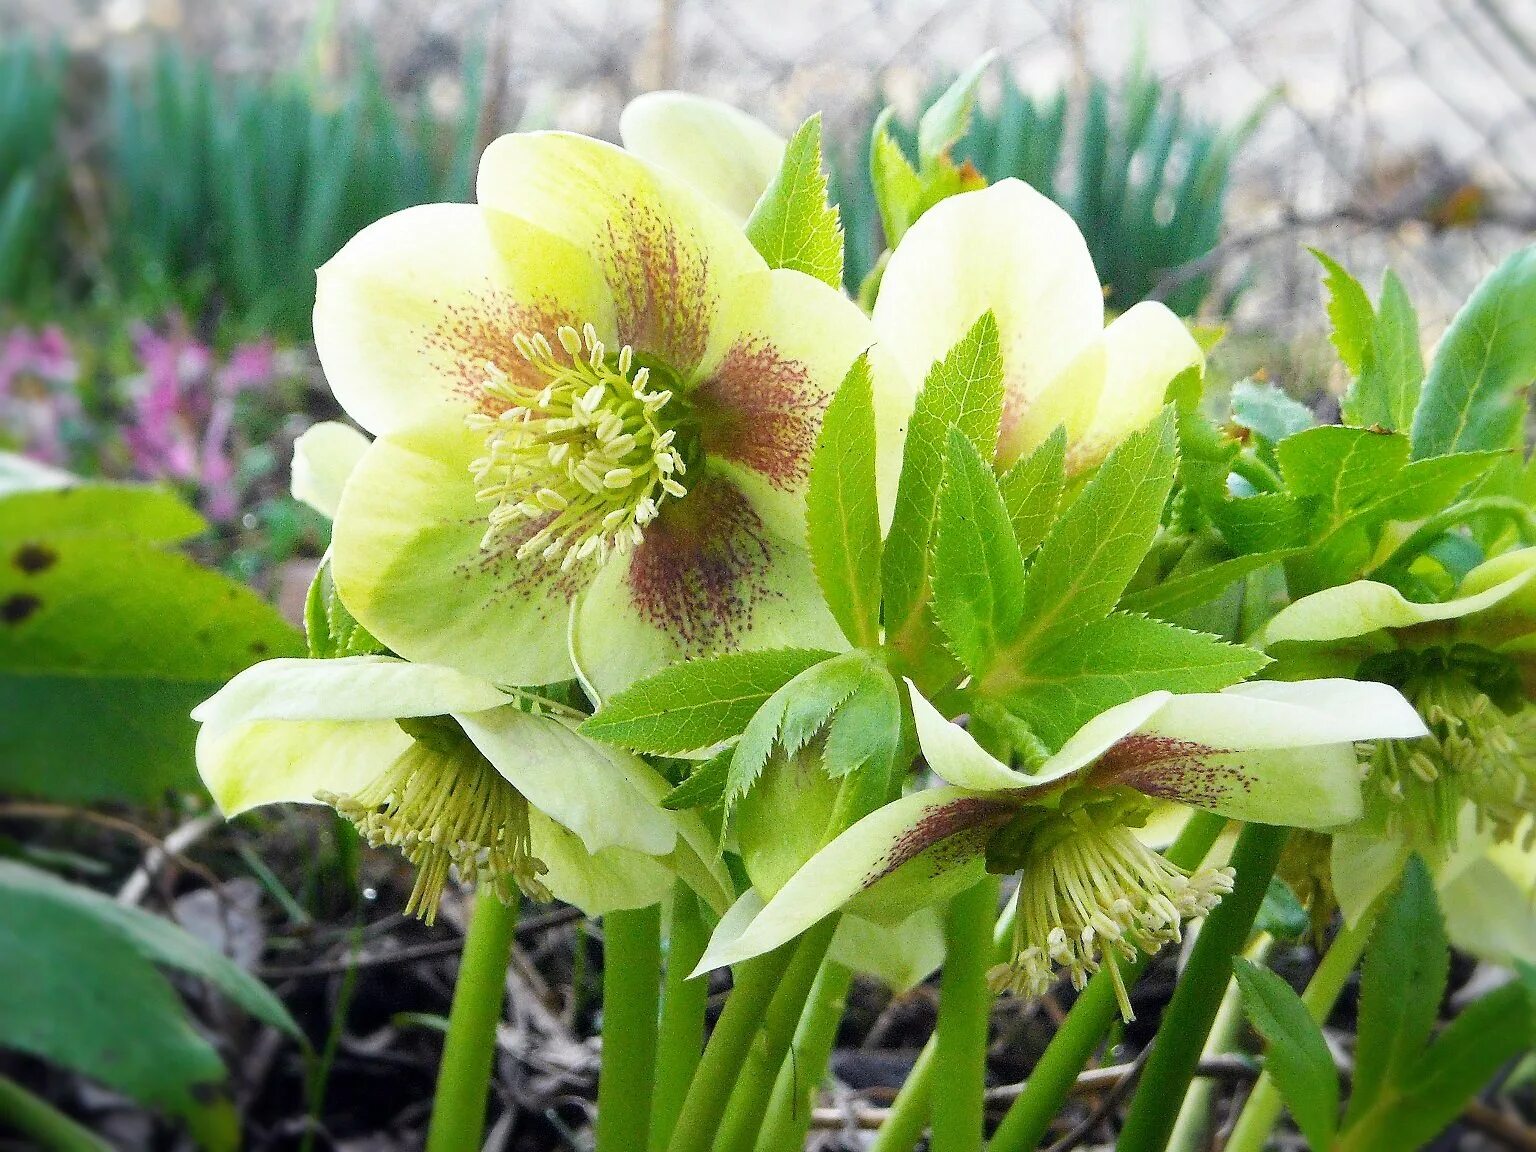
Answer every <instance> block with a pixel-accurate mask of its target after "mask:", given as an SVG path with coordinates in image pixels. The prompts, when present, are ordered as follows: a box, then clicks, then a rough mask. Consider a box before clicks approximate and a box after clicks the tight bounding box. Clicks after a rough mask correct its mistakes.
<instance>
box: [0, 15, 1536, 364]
mask: <svg viewBox="0 0 1536 1152" xmlns="http://www.w3.org/2000/svg"><path fill="white" fill-rule="evenodd" d="M316 11H317V8H316V6H314V5H311V4H308V3H301V2H299V0H253V2H250V3H244V4H239V5H205V4H201V3H193V2H192V0H180V2H177V0H109V2H106V3H98V2H91V0H74V3H73V4H65V3H60V0H5V2H4V3H3V4H0V35H14V34H15V33H16V32H17V31H19V30H23V29H26V30H30V31H33V32H37V31H43V32H45V33H48V32H52V33H57V34H60V35H61V36H63V38H64V39H65V40H66V42H67V43H69V44H71V45H72V46H74V47H76V48H81V49H86V50H90V51H97V50H100V51H105V52H107V53H118V54H123V53H132V52H134V51H144V50H146V49H145V45H146V44H147V43H148V42H149V41H150V40H152V39H153V38H154V36H155V35H156V34H159V33H164V32H169V33H171V34H174V35H177V36H179V37H181V38H183V39H184V40H186V41H188V42H189V43H191V44H192V45H193V46H194V47H197V48H199V49H201V50H204V51H207V52H209V53H210V54H211V55H213V56H214V58H215V59H216V60H217V61H218V62H219V63H220V64H222V65H224V66H227V67H230V68H234V69H249V68H255V69H263V68H273V67H281V66H287V65H291V64H292V63H294V62H295V61H296V60H301V59H303V58H304V57H305V55H306V54H311V55H313V57H314V59H315V60H316V61H317V63H318V64H319V65H320V66H321V67H331V66H335V64H336V60H335V57H336V56H338V55H345V54H349V53H350V54H356V53H358V52H367V53H370V54H373V55H376V56H377V57H378V58H379V59H380V60H381V62H382V63H383V65H384V67H385V68H386V69H387V72H388V75H389V76H390V77H391V79H392V81H393V82H394V83H395V84H397V85H399V86H401V87H408V88H412V89H416V90H418V91H421V92H424V93H425V94H426V95H427V96H428V98H429V100H430V101H431V102H432V103H434V104H436V105H438V106H440V107H451V105H452V103H453V102H454V101H455V100H461V99H462V98H463V95H462V89H461V88H460V86H459V85H458V77H459V76H460V75H461V73H462V71H463V67H464V63H465V61H466V60H467V59H468V58H469V57H470V56H471V55H473V54H476V53H479V54H482V55H483V58H484V59H485V60H486V61H487V62H488V64H489V68H490V75H491V79H492V82H491V84H490V87H489V96H488V99H489V101H490V102H491V104H492V108H491V112H492V116H491V120H493V121H494V122H495V123H497V124H499V125H500V126H502V127H506V126H511V125H517V124H521V125H525V126H528V125H546V124H559V125H561V126H565V127H570V128H575V129H579V130H583V131H595V132H600V133H607V134H611V133H612V132H613V131H614V129H615V126H616V123H617V117H618V112H619V110H620V109H621V108H622V107H623V105H624V103H625V102H626V101H627V100H628V99H629V98H630V97H631V96H632V95H633V94H635V93H636V92H638V91H641V90H643V89H645V88H649V87H657V86H675V87H682V88H688V89H691V90H695V91H700V92H704V93H707V94H711V95H716V96H720V97H723V98H726V99H730V100H733V101H736V102H738V103H740V104H742V105H744V106H746V107H749V108H751V109H753V110H754V111H756V112H757V113H759V114H760V115H762V116H764V117H765V118H766V119H768V120H770V121H772V122H774V123H776V124H777V125H779V126H780V127H783V128H789V127H791V126H792V125H793V124H794V123H795V122H796V120H797V119H798V118H799V117H801V116H803V115H804V114H806V113H807V112H809V111H812V110H815V109H822V110H824V111H825V113H826V117H827V122H828V131H829V134H830V135H832V136H833V137H834V138H839V137H840V138H842V139H843V140H845V141H846V140H850V139H852V138H853V137H854V136H855V135H856V134H858V133H861V132H863V131H864V130H865V129H866V127H867V124H868V118H869V115H870V112H871V109H872V108H873V107H875V106H876V105H877V103H878V102H880V101H883V100H890V101H892V102H895V103H896V104H897V105H898V106H907V107H911V106H913V105H915V103H916V102H917V100H918V99H919V97H920V96H921V94H922V93H924V92H925V91H927V90H929V89H930V88H931V87H932V85H933V84H935V83H937V82H939V81H941V80H943V79H944V78H946V77H947V76H950V75H953V74H954V73H955V72H956V71H958V70H959V69H960V68H962V67H963V66H964V65H966V64H967V63H968V62H970V61H971V60H973V59H974V58H975V57H976V56H977V55H978V54H979V53H981V52H983V51H985V50H987V49H997V50H998V52H999V56H1000V60H1001V66H1002V67H1004V68H1006V69H1008V71H1009V72H1010V73H1011V74H1012V76H1013V77H1014V78H1015V79H1016V80H1017V81H1018V83H1019V84H1020V85H1021V86H1022V87H1024V88H1025V89H1026V90H1030V91H1048V90H1052V89H1059V88H1062V87H1066V88H1067V89H1068V90H1069V91H1070V90H1073V89H1081V88H1082V87H1083V86H1084V85H1085V84H1086V83H1087V81H1088V78H1089V77H1091V76H1093V75H1100V76H1105V77H1109V78H1113V77H1115V76H1117V75H1120V74H1122V73H1123V72H1124V71H1125V69H1126V68H1127V66H1128V65H1129V63H1130V62H1131V61H1132V60H1133V58H1135V57H1137V55H1138V54H1140V55H1141V56H1142V57H1143V58H1144V60H1145V63H1146V66H1147V68H1148V69H1149V71H1150V72H1151V73H1152V74H1153V75H1155V76H1157V77H1159V78H1160V79H1162V80H1163V81H1164V82H1165V83H1167V84H1168V85H1169V86H1171V87H1172V88H1174V89H1176V90H1177V91H1178V92H1179V93H1180V94H1181V96H1182V97H1183V99H1184V101H1185V102H1186V104H1187V105H1188V106H1189V107H1190V108H1191V109H1192V110H1194V111H1196V112H1197V113H1199V114H1200V115H1202V116H1204V117H1205V118H1207V119H1210V120H1214V121H1225V122H1229V123H1230V122H1235V121H1237V120H1240V119H1241V118H1242V117H1244V116H1246V115H1248V114H1249V113H1250V112H1251V111H1253V110H1254V109H1255V108H1256V107H1257V106H1259V105H1260V104H1267V111H1266V113H1265V115H1264V118H1263V121H1262V123H1261V125H1260V127H1259V129H1258V131H1257V132H1256V133H1255V134H1254V136H1253V137H1252V138H1251V140H1250V141H1249V142H1248V143H1247V145H1246V146H1245V147H1244V149H1243V150H1242V152H1241V153H1240V154H1239V156H1238V159H1237V162H1236V165H1235V167H1234V181H1233V187H1232V192H1231V196H1230V200H1229V207H1228V213H1227V222H1226V228H1225V232H1224V236H1223V239H1222V242H1221V244H1220V245H1219V247H1218V248H1217V250H1216V251H1215V252H1214V253H1213V254H1212V255H1211V256H1210V257H1208V258H1207V264H1206V266H1202V267H1201V268H1197V269H1179V270H1174V271H1173V272H1171V273H1170V276H1171V277H1173V278H1175V282H1176V281H1177V278H1178V277H1180V276H1188V275H1192V274H1195V273H1197V272H1205V271H1210V270H1212V269H1215V270H1216V271H1218V273H1219V277H1220V280H1221V282H1222V283H1224V284H1225V285H1226V286H1227V288H1228V289H1231V288H1234V287H1235V288H1241V289H1242V291H1241V292H1240V294H1239V296H1238V304H1237V309H1236V312H1235V314H1234V318H1233V325H1234V328H1235V330H1236V331H1238V332H1251V333H1267V334H1270V335H1273V336H1274V337H1277V338H1278V339H1277V340H1276V343H1277V345H1278V344H1294V343H1295V342H1296V339H1297V337H1299V336H1301V335H1303V334H1305V333H1307V332H1314V331H1315V330H1316V329H1317V327H1318V321H1317V309H1316V308H1315V306H1314V302H1315V299H1316V294H1317V287H1316V281H1317V275H1316V268H1315V265H1314V264H1313V263H1312V261H1311V259H1310V257H1308V256H1307V254H1306V252H1305V247H1306V246H1307V245H1309V244H1317V245H1320V246H1323V247H1325V248H1327V249H1328V250H1329V251H1330V252H1332V253H1334V254H1335V255H1337V256H1339V257H1340V258H1341V259H1342V260H1343V261H1344V262H1345V263H1346V264H1347V265H1349V266H1350V267H1352V268H1353V269H1355V270H1357V271H1358V272H1359V273H1361V274H1362V275H1363V276H1365V277H1367V278H1370V277H1374V276H1375V275H1377V274H1378V273H1379V271H1380V269H1381V268H1382V267H1383V266H1384V265H1386V264H1387V263H1391V264H1392V265H1394V266H1395V267H1397V268H1398V270H1399V272H1400V273H1401V274H1402V275H1403V276H1404V277H1405V279H1406V280H1407V282H1408V284H1409V286H1410V288H1411V290H1412V291H1413V292H1414V294H1415V298H1416V299H1417V301H1418V303H1419V306H1420V309H1421V312H1422V314H1423V318H1424V320H1425V322H1426V327H1427V330H1428V331H1430V332H1431V333H1432V332H1433V331H1434V330H1435V328H1436V327H1437V326H1438V325H1441V324H1443V323H1444V322H1445V320H1447V319H1448V317H1449V314H1450V312H1451V311H1452V309H1453V308H1454V307H1455V305H1456V303H1457V302H1458V301H1459V300H1461V299H1464V298H1465V295H1466V293H1467V291H1468V290H1469V289H1470V287H1471V286H1472V285H1473V283H1475V281H1476V280H1477V279H1478V278H1479V276H1480V275H1481V274H1482V273H1483V272H1484V271H1486V269H1487V268H1488V267H1489V266H1490V265H1491V264H1492V262H1493V261H1494V260H1495V259H1496V258H1497V256H1498V255H1499V254H1501V253H1503V252H1505V251H1507V250H1508V249H1509V248H1510V247H1512V246H1513V245H1514V244H1516V243H1518V242H1519V241H1520V239H1521V237H1522V236H1524V235H1525V234H1527V233H1529V232H1530V231H1531V230H1532V229H1533V228H1536V5H1533V4H1530V3H1528V2H1526V0H1263V2H1255V0H1145V2H1143V3H1131V2H1122V0H773V2H768V3H765V2H763V0H645V2H636V0H554V2H549V0H545V2H537V0H478V2H475V3H466V4H459V5H442V4H436V3H432V2H430V0H343V2H340V3H336V4H334V5H330V6H323V5H322V6H320V8H319V12H320V15H319V16H318V17H317V15H316Z"/></svg>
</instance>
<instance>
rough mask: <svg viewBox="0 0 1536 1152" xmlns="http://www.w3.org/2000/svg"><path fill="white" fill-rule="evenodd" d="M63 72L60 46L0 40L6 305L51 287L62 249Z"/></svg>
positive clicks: (0, 267)
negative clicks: (59, 135) (61, 122)
mask: <svg viewBox="0 0 1536 1152" xmlns="http://www.w3.org/2000/svg"><path fill="white" fill-rule="evenodd" d="M63 71H64V54H63V52H62V51H61V50H60V49H58V48H57V47H55V46H52V45H44V44H40V43H38V42H36V41H34V40H31V39H29V38H27V37H22V38H20V39H17V40H13V41H11V42H9V43H0V309H3V308H4V307H5V306H7V305H11V306H15V305H18V304H25V303H27V302H29V301H34V300H36V299H37V298H38V297H39V296H41V295H45V294H46V293H48V291H49V289H50V288H51V286H52V285H53V283H54V281H55V278H56V275H57V271H58V268H59V264H60V260H61V258H62V256H63V253H64V235H63V230H62V228H61V227H60V223H61V218H62V214H63V207H64V197H63V195H62V194H61V193H62V190H63V180H64V165H63V163H62V160H61V156H60V150H59V146H58V133H59V118H60V113H61V110H62V101H63Z"/></svg>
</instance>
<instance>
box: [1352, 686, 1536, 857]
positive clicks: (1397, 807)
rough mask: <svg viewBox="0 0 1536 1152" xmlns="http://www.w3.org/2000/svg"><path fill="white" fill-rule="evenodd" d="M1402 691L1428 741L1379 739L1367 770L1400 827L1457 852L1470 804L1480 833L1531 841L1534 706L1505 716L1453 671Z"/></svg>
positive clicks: (1535, 807)
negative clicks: (1460, 825) (1463, 809)
mask: <svg viewBox="0 0 1536 1152" xmlns="http://www.w3.org/2000/svg"><path fill="white" fill-rule="evenodd" d="M1406 691H1407V694H1408V697H1409V699H1411V700H1412V701H1413V703H1414V706H1415V707H1417V708H1418V710H1419V714H1420V715H1421V716H1423V717H1424V722H1425V723H1426V724H1427V725H1428V726H1429V730H1430V739H1428V740H1415V741H1411V742H1396V741H1385V742H1383V743H1382V744H1381V745H1380V746H1378V748H1377V750H1376V752H1375V754H1374V756H1373V758H1372V771H1371V776H1372V778H1373V779H1374V780H1375V782H1376V784H1377V786H1378V787H1379V788H1380V789H1381V790H1382V792H1383V793H1385V795H1386V796H1387V798H1388V799H1389V800H1390V801H1391V802H1392V805H1393V810H1392V811H1391V813H1390V818H1391V819H1392V822H1393V823H1394V824H1395V825H1396V826H1397V828H1398V830H1399V831H1400V832H1402V833H1404V834H1406V835H1408V836H1409V837H1410V838H1414V839H1415V840H1416V842H1417V843H1419V844H1420V845H1421V846H1424V847H1454V846H1455V844H1456V829H1457V817H1458V815H1459V813H1460V810H1461V807H1462V804H1463V803H1467V802H1470V803H1471V804H1472V806H1473V809H1474V810H1475V812H1476V814H1477V825H1478V829H1479V831H1483V830H1487V831H1491V833H1492V834H1493V836H1494V838H1495V839H1497V840H1513V839H1515V838H1516V837H1520V838H1521V839H1522V840H1523V842H1524V843H1525V846H1526V847H1527V848H1529V847H1531V845H1532V844H1533V843H1536V823H1533V822H1531V821H1530V816H1531V813H1532V812H1533V811H1536V708H1533V707H1532V706H1531V705H1530V704H1527V703H1523V702H1522V703H1521V704H1520V705H1519V707H1518V708H1517V709H1516V710H1515V711H1514V712H1512V713H1510V712H1505V711H1504V710H1503V709H1502V708H1500V707H1499V706H1498V704H1496V703H1495V702H1494V701H1493V700H1492V699H1490V698H1489V697H1488V695H1487V694H1486V693H1484V692H1482V691H1480V690H1479V689H1478V688H1477V687H1476V685H1474V684H1472V683H1470V682H1468V681H1467V680H1466V679H1465V678H1464V677H1462V676H1458V675H1455V674H1454V673H1448V674H1444V675H1439V676H1432V677H1426V678H1424V679H1423V680H1421V681H1419V682H1417V683H1414V684H1410V685H1409V686H1408V688H1407V690H1406ZM1522 827H1523V829H1524V830H1523V833H1522Z"/></svg>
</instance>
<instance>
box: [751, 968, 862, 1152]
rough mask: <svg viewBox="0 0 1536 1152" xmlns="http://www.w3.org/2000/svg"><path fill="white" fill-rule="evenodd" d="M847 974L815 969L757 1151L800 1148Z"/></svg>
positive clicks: (808, 1127)
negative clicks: (809, 991)
mask: <svg viewBox="0 0 1536 1152" xmlns="http://www.w3.org/2000/svg"><path fill="white" fill-rule="evenodd" d="M852 982H853V972H852V971H851V970H849V969H848V968H845V967H843V965H841V964H839V963H837V962H836V961H834V960H828V961H827V962H826V963H825V964H823V965H822V966H821V971H820V972H819V973H818V974H817V976H816V984H815V985H814V986H813V987H812V988H811V998H810V1001H809V1002H808V1003H807V1004H806V1006H805V1011H804V1012H803V1013H802V1014H801V1016H800V1024H799V1026H798V1027H796V1028H795V1038H794V1041H793V1042H792V1043H791V1044H790V1052H789V1056H788V1057H787V1058H786V1059H785V1061H784V1063H783V1064H782V1065H780V1067H779V1078H778V1079H777V1080H776V1081H774V1085H773V1098H772V1099H771V1100H770V1101H769V1103H768V1119H767V1120H766V1121H764V1123H763V1130H762V1131H761V1132H760V1133H758V1136H757V1152H785V1150H786V1149H798V1148H804V1147H805V1138H806V1135H807V1134H808V1133H809V1132H810V1130H811V1109H812V1108H813V1107H815V1104H816V1096H817V1093H818V1092H819V1091H820V1090H821V1082H822V1080H823V1078H824V1077H825V1076H826V1072H827V1062H828V1061H829V1060H830V1059H831V1058H832V1047H833V1045H834V1044H836V1043H837V1029H838V1026H839V1025H840V1024H841V1023H842V1021H843V1007H844V1005H845V1004H846V1003H847V1000H848V986H849V984H851V983H852Z"/></svg>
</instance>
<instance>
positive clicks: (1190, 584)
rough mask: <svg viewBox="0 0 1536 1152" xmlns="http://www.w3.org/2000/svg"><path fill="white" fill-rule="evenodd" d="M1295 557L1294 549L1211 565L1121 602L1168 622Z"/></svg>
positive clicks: (1279, 550)
mask: <svg viewBox="0 0 1536 1152" xmlns="http://www.w3.org/2000/svg"><path fill="white" fill-rule="evenodd" d="M1291 555H1293V550H1292V549H1278V550H1276V551H1273V552H1251V553H1249V554H1248V555H1246V556H1237V557H1234V558H1232V559H1231V560H1222V561H1220V562H1219V563H1216V564H1211V565H1208V566H1206V567H1204V568H1201V569H1198V570H1197V571H1194V572H1190V573H1188V574H1186V575H1182V576H1175V577H1172V578H1171V579H1167V580H1163V581H1161V582H1160V583H1157V584H1154V585H1152V586H1151V587H1149V588H1144V589H1142V590H1141V591H1139V592H1131V593H1127V594H1126V595H1125V596H1122V597H1121V598H1120V607H1121V608H1122V609H1123V610H1124V611H1127V612H1144V613H1146V614H1147V615H1149V616H1158V617H1162V618H1164V619H1167V618H1168V617H1172V616H1178V615H1180V614H1182V613H1184V612H1189V611H1192V610H1193V609H1196V608H1199V607H1202V606H1203V605H1206V604H1209V603H1210V602H1211V601H1212V600H1215V599H1216V598H1217V597H1219V596H1220V595H1221V594H1222V593H1223V592H1225V591H1226V590H1227V589H1228V588H1230V587H1232V585H1233V584H1235V583H1237V582H1238V581H1239V580H1242V579H1245V578H1246V577H1247V576H1249V575H1250V574H1251V573H1254V572H1258V571H1261V570H1262V569H1265V568H1268V567H1269V566H1270V565H1271V564H1278V563H1280V562H1281V561H1283V560H1285V559H1286V558H1287V557H1289V556H1291Z"/></svg>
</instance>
